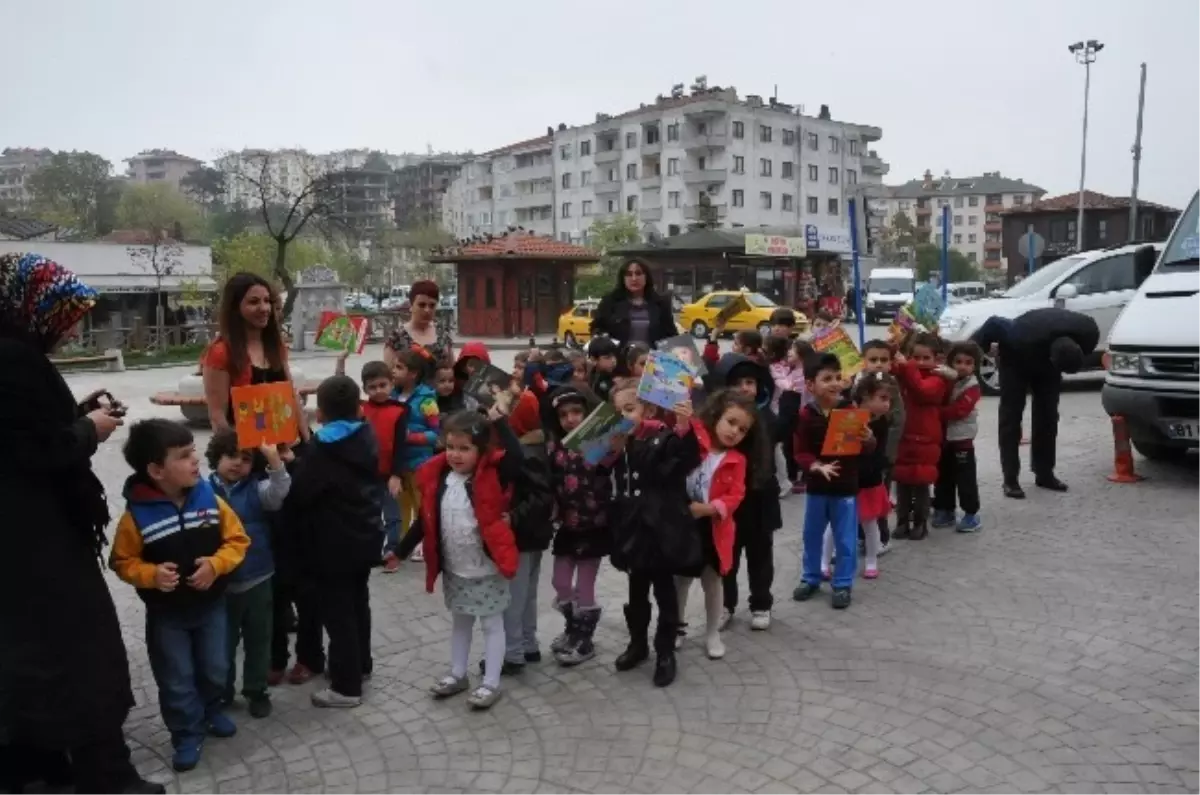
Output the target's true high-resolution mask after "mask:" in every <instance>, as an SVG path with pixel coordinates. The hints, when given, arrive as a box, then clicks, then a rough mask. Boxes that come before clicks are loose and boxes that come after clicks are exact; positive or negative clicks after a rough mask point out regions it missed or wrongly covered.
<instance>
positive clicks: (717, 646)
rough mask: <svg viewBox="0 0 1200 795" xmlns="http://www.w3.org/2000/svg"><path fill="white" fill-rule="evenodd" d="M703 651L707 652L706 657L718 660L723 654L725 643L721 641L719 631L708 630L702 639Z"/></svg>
mask: <svg viewBox="0 0 1200 795" xmlns="http://www.w3.org/2000/svg"><path fill="white" fill-rule="evenodd" d="M704 648H705V651H707V652H708V659H710V660H719V659H721V658H722V657H724V656H725V644H724V643H722V642H721V633H719V632H710V633H709V635H708V637H707V638H705V640H704Z"/></svg>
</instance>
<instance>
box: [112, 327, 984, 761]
mask: <svg viewBox="0 0 1200 795" xmlns="http://www.w3.org/2000/svg"><path fill="white" fill-rule="evenodd" d="M792 318H793V316H792V314H791V313H790V312H788V313H786V314H782V313H781V314H779V315H778V316H777V317H773V318H772V330H771V334H770V335H769V336H768V337H767V338H766V339H763V338H762V337H761V335H759V334H757V333H755V332H741V333H739V334H737V335H735V338H734V346H733V352H731V353H727V354H725V355H723V356H722V355H720V354H719V351H718V349H717V347H716V344H715V340H714V342H713V343H712V344H710V345H708V346H707V347H706V349H705V352H704V358H705V359H706V360H707V365H708V367H707V374H706V375H705V376H704V378H703V379H702V380H701V381H700V382H698V383H697V384H696V386H695V388H694V389H693V390H692V394H691V398H690V399H689V400H685V401H683V402H681V403H679V404H677V405H676V406H675V407H674V409H673V410H672V411H664V410H662V409H659V408H656V407H654V406H651V405H649V404H647V403H644V402H643V401H641V400H639V398H638V392H637V382H638V379H639V377H640V376H641V373H642V371H643V368H644V367H645V364H646V358H647V356H648V355H649V350H648V349H647V348H646V347H645V346H642V345H631V346H624V347H621V346H619V345H618V344H617V343H616V342H614V341H612V340H608V339H605V338H601V339H597V340H594V341H593V342H592V344H591V345H590V346H589V349H588V352H587V353H586V354H584V353H583V352H580V351H564V350H560V349H552V350H547V351H530V352H528V353H522V354H519V355H518V356H517V357H516V363H515V366H514V370H513V373H512V386H511V388H510V389H508V390H503V391H501V392H499V393H497V394H494V395H493V400H492V401H490V405H489V406H487V407H486V408H484V407H481V406H479V405H476V401H475V399H474V398H472V397H471V396H469V395H465V394H464V390H463V387H464V384H465V383H466V382H467V381H468V379H469V378H470V376H471V375H472V374H473V373H474V372H475V371H476V370H477V369H478V368H479V367H482V366H484V365H487V364H488V363H489V361H490V357H489V354H488V351H487V349H486V347H485V346H483V345H482V344H481V343H469V344H467V345H466V346H464V348H463V349H462V351H461V352H460V355H459V357H458V358H457V360H455V361H454V362H434V361H430V360H429V359H428V356H427V355H426V354H425V353H424V352H423V351H420V350H416V349H414V350H409V351H399V352H396V354H395V356H394V359H393V361H392V362H390V363H384V362H369V363H367V364H366V365H365V366H364V367H363V369H362V374H361V375H362V377H361V391H360V386H359V384H358V383H356V382H355V381H353V380H352V379H350V378H348V377H346V376H345V375H344V363H345V359H344V358H343V359H341V360H340V361H339V364H338V369H337V373H336V374H335V375H334V376H332V377H330V378H328V379H326V380H325V381H324V382H323V383H322V384H321V385H320V387H319V389H318V390H317V395H316V398H317V417H318V421H319V422H320V428H319V430H317V431H316V432H315V433H314V434H313V441H312V442H311V443H310V444H308V445H305V446H303V447H302V448H297V449H296V452H295V453H293V452H292V451H290V450H283V451H282V452H281V451H279V450H276V448H275V447H273V446H264V447H262V448H261V449H258V450H250V451H247V450H242V449H240V448H239V445H238V440H237V438H236V435H235V434H234V433H233V432H230V431H220V432H217V433H214V435H213V437H212V440H211V442H210V443H209V446H208V451H207V453H208V455H207V458H208V462H209V465H210V468H211V470H212V474H211V475H210V476H209V477H208V478H202V477H201V474H200V469H199V463H198V457H197V455H196V451H195V446H194V442H193V439H192V435H191V433H190V432H189V431H188V430H187V429H186V428H185V427H183V426H182V425H179V424H177V423H173V422H169V421H166V420H159V419H155V420H146V421H143V422H139V423H136V424H134V425H133V426H132V427H131V429H130V435H129V440H128V442H127V444H126V447H125V455H126V459H127V461H128V463H129V464H130V466H131V467H132V468H133V470H134V474H133V475H132V476H131V477H130V478H129V481H128V483H127V486H126V490H125V497H126V499H127V504H128V507H127V511H126V513H125V514H124V516H123V517H122V519H121V521H120V524H119V526H118V529H117V534H116V538H115V540H114V545H113V552H112V560H111V565H112V567H113V569H114V570H115V571H116V572H117V573H118V575H119V576H120V577H121V578H122V579H124V580H125V581H127V582H129V583H130V584H132V585H134V586H135V587H136V588H137V589H138V593H139V595H140V596H141V598H142V599H143V601H144V602H145V604H146V615H147V619H146V644H147V648H148V651H149V656H150V660H151V666H152V669H153V671H154V676H155V680H156V682H157V684H158V687H159V695H160V704H161V709H162V713H163V718H164V722H165V723H166V724H167V727H168V729H169V730H170V732H171V736H172V742H173V744H174V747H175V756H174V760H173V761H174V765H175V767H176V769H178V770H187V769H190V768H192V767H194V766H195V765H196V764H197V762H198V760H199V757H200V751H201V748H202V744H203V742H204V739H205V737H206V736H217V737H225V736H231V735H232V734H233V733H234V732H235V731H236V726H235V725H234V724H233V722H232V721H231V720H230V719H229V718H228V717H227V716H226V715H225V712H224V709H225V707H227V706H228V705H229V704H231V703H232V701H233V700H234V696H235V690H234V681H235V665H234V662H235V652H236V648H237V646H238V644H239V642H240V644H241V645H242V646H243V648H244V663H243V672H242V691H241V692H242V695H243V696H244V697H245V699H246V701H247V704H248V709H249V712H250V714H251V715H252V716H254V717H265V716H266V715H268V714H270V709H271V702H270V698H269V695H268V688H269V687H270V686H273V685H277V684H279V683H281V682H282V681H284V680H285V679H286V680H287V681H289V682H292V683H297V684H299V683H302V682H305V681H308V680H309V679H311V678H312V677H313V676H315V675H319V674H320V673H322V672H324V671H326V670H327V671H328V677H329V679H330V682H329V686H328V687H326V688H324V689H322V690H320V691H318V692H316V693H314V694H313V696H312V701H313V703H314V704H315V705H316V706H320V707H353V706H356V705H358V704H359V703H361V699H362V686H363V680H364V679H366V678H368V677H370V675H371V672H372V668H373V663H372V656H371V647H370V632H371V612H370V606H369V593H368V578H369V574H370V571H371V569H372V568H374V567H379V566H381V567H382V569H383V571H384V572H385V573H391V572H395V571H397V570H398V569H399V567H400V562H401V561H402V560H404V559H406V558H408V559H411V560H422V561H423V562H424V566H425V571H426V586H427V589H428V590H429V591H430V592H432V591H433V590H434V587H435V584H436V582H437V580H438V579H439V578H440V579H441V581H442V590H443V595H444V600H445V604H446V607H447V609H448V610H449V611H450V613H451V617H452V621H451V624H452V630H451V638H450V668H449V671H448V672H447V673H446V675H445V676H443V677H441V678H439V679H438V680H437V681H436V682H435V683H434V684H433V686H432V692H433V694H434V695H435V696H436V697H439V698H447V697H450V696H453V695H456V694H459V693H463V692H468V691H469V692H468V695H467V700H468V702H469V704H470V705H471V706H472V707H474V708H477V709H486V708H488V707H490V706H492V705H493V704H494V703H495V702H496V701H497V700H498V699H499V698H500V696H501V689H500V678H501V676H502V675H512V674H516V673H519V672H520V671H521V670H522V669H523V667H524V666H525V665H527V664H532V663H538V662H540V661H541V650H540V648H539V644H538V639H537V613H538V609H537V594H538V585H539V582H540V571H541V563H542V558H543V556H544V553H545V552H546V551H547V550H549V551H550V553H551V555H552V557H553V565H552V570H553V571H552V576H551V581H552V585H553V589H554V594H555V597H554V606H555V609H556V610H557V611H558V612H559V613H560V614H561V615H562V616H563V619H564V630H563V632H562V633H561V634H560V635H559V636H558V637H557V638H555V639H554V641H553V642H552V643H551V644H550V650H551V652H552V654H553V656H554V657H555V659H556V661H557V662H558V663H559V664H561V665H564V666H571V665H578V664H580V663H583V662H586V661H587V660H590V659H591V658H592V657H594V656H595V653H596V647H595V643H594V634H595V631H596V627H597V625H598V623H599V620H600V617H601V613H602V606H601V605H600V604H599V602H598V600H597V597H596V581H597V574H598V572H599V570H600V567H601V565H602V562H603V560H604V559H605V558H608V559H609V560H610V562H611V563H612V565H613V566H614V567H615V568H617V569H618V570H620V571H622V572H624V573H625V574H626V576H627V578H628V597H627V601H626V603H625V605H624V617H625V623H626V626H627V629H628V633H629V642H628V645H627V647H626V648H625V649H624V651H622V653H621V654H620V655H619V656H618V657H617V659H616V668H617V669H618V670H619V671H627V670H630V669H632V668H635V667H637V666H638V665H640V664H641V663H643V662H644V661H646V660H647V659H649V657H650V653H651V650H653V652H654V655H655V658H656V660H655V667H654V673H653V681H654V683H655V684H656V685H658V686H666V685H669V684H670V683H671V682H672V681H673V680H674V679H675V676H676V667H677V661H676V650H677V649H678V648H680V646H681V644H682V642H683V639H684V638H685V637H686V634H687V625H686V624H685V623H684V621H683V614H684V612H685V609H686V604H687V597H688V593H689V591H690V589H691V586H692V584H693V581H694V580H695V579H699V580H700V583H701V590H702V592H703V595H704V606H705V609H704V613H705V619H706V626H705V630H704V648H705V651H706V653H707V655H708V656H709V657H710V658H713V659H717V658H720V657H723V656H724V654H725V647H724V643H723V641H722V638H721V633H722V631H723V630H724V629H725V627H726V625H727V624H728V623H729V622H730V620H731V619H732V618H733V616H734V613H735V611H736V609H737V606H738V596H739V594H738V583H737V575H738V570H739V568H740V567H741V559H742V557H743V555H744V556H745V558H746V569H747V578H748V581H749V600H748V601H749V609H750V615H751V620H750V626H751V628H752V629H754V630H766V629H768V628H769V626H770V623H771V611H772V607H773V598H772V586H773V581H774V552H773V535H774V532H775V530H777V529H778V528H779V527H780V526H781V524H782V519H781V512H780V500H781V499H784V498H786V497H788V496H790V494H792V493H793V492H801V493H804V494H805V495H806V500H807V503H806V506H805V510H804V528H803V539H804V553H803V566H802V579H801V582H800V584H799V585H798V586H797V587H796V589H795V590H794V591H793V594H792V595H793V598H794V599H795V600H797V601H805V600H808V599H810V598H812V597H813V596H814V595H816V594H817V593H818V591H819V590H820V587H821V582H822V580H831V581H832V587H833V606H834V607H835V608H845V607H848V606H849V605H850V602H851V586H852V584H853V581H854V579H855V577H856V576H857V574H858V564H857V559H858V555H859V544H860V543H861V544H862V548H863V551H864V552H865V563H864V567H863V572H862V576H863V577H864V578H867V579H873V578H874V577H876V576H878V573H879V568H878V557H879V555H880V554H882V553H883V552H885V551H887V549H888V543H889V536H890V538H911V539H914V540H919V539H921V538H924V537H925V535H926V533H927V529H928V526H929V520H930V515H929V509H930V504H931V503H930V500H931V497H930V487H931V486H934V485H935V484H936V490H935V492H934V495H933V502H932V504H933V508H934V513H933V516H932V524H933V526H934V527H941V526H953V525H956V524H957V528H958V529H959V530H960V531H964V532H969V531H973V530H977V529H978V528H979V520H978V510H979V505H978V489H977V487H976V484H975V462H974V452H973V449H972V444H973V439H974V435H975V404H976V403H977V402H978V399H979V388H978V384H977V383H976V381H975V372H976V371H977V368H978V361H979V352H978V350H977V349H975V348H973V347H972V346H971V345H969V344H959V345H955V346H952V347H950V348H948V349H944V347H943V345H942V343H941V341H940V340H938V339H937V338H936V337H934V336H932V335H927V334H918V335H915V336H912V337H911V338H910V339H908V340H906V342H905V344H904V346H903V351H904V352H903V353H900V352H897V351H895V350H894V349H893V346H892V345H890V344H889V343H886V342H882V341H871V342H869V343H867V345H866V346H864V350H863V351H862V357H863V360H864V367H863V369H862V371H861V372H860V373H858V374H857V375H855V377H854V378H851V379H847V378H843V372H842V365H841V363H840V362H839V360H838V358H837V357H835V356H833V355H829V354H818V353H816V352H815V351H814V350H813V348H812V346H811V344H810V343H809V342H807V341H804V340H796V341H793V340H792V339H791V336H792V331H793V322H794V321H793V319H792ZM818 320H820V319H818ZM363 393H365V399H363V398H362V395H363ZM604 400H607V401H609V402H610V403H611V404H612V406H613V407H614V409H615V410H616V411H617V412H619V413H620V414H621V415H622V416H623V417H624V418H625V419H626V420H627V421H628V423H627V424H628V425H629V426H630V430H629V432H628V433H627V434H624V435H620V436H617V437H615V438H614V440H613V442H612V445H611V450H610V451H609V454H608V455H607V456H606V457H605V458H604V459H603V460H601V461H599V462H598V463H595V464H592V463H589V461H588V460H586V459H585V458H584V457H583V455H582V454H581V453H580V452H577V451H576V450H574V449H571V448H570V447H568V446H567V445H565V444H564V443H563V440H564V438H565V437H566V436H567V435H568V434H570V432H571V431H572V430H574V429H575V428H577V427H579V425H580V424H581V423H582V422H583V421H584V419H585V418H586V417H587V416H588V415H589V414H590V413H591V412H592V411H593V410H595V408H596V407H597V406H598V405H599V404H600V402H601V401H604ZM847 407H858V408H861V409H864V410H866V411H867V412H868V414H869V417H870V421H869V423H868V424H867V425H866V427H864V428H863V429H862V432H861V439H862V445H861V449H862V452H861V453H859V454H856V455H828V454H826V452H825V437H826V434H827V432H828V428H829V417H830V413H831V412H832V411H834V410H836V409H839V408H847ZM779 459H782V461H783V467H782V468H783V469H785V470H786V472H787V480H786V481H785V482H784V483H783V484H781V483H780V481H779V477H778V469H780V467H779V466H778V462H779ZM892 482H894V483H895V485H896V500H897V501H896V506H895V507H896V512H897V524H896V527H895V529H894V530H892V531H891V532H890V533H889V528H888V525H887V517H888V515H889V514H890V512H891V509H892V507H893V506H892V500H891V496H890V484H891V483H892ZM956 502H957V503H960V504H961V506H962V508H963V510H964V512H965V514H964V516H963V517H962V519H961V520H957V516H956V512H955V509H956ZM651 595H653V603H654V604H655V605H656V606H657V608H658V621H657V627H656V630H655V634H654V636H653V639H651V636H650V634H649V628H650V620H651V615H652V607H651ZM293 607H294V609H295V614H294V616H293V614H292V612H291V611H292V609H293ZM477 622H478V623H479V624H480V628H481V631H482V634H483V638H484V653H483V658H482V660H481V661H480V672H481V675H482V678H481V680H480V681H479V683H478V684H477V685H476V686H475V687H474V688H472V686H471V680H470V677H469V670H468V669H469V667H470V648H471V640H472V635H473V630H474V625H475V624H476V623H477ZM289 629H295V631H296V634H297V639H296V663H295V665H294V666H293V667H292V668H291V670H290V671H285V668H286V665H287V661H288V652H289V649H288V639H287V634H288V631H289ZM322 631H324V632H325V633H327V634H328V637H329V651H328V657H327V660H326V655H325V651H324V645H323V636H322ZM326 662H327V664H326Z"/></svg>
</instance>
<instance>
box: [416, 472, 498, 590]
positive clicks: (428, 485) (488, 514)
mask: <svg viewBox="0 0 1200 795" xmlns="http://www.w3.org/2000/svg"><path fill="white" fill-rule="evenodd" d="M503 455H504V452H503V451H502V450H494V451H492V452H489V453H484V454H483V455H481V456H480V457H479V463H478V464H477V465H476V466H475V474H474V475H473V476H472V477H471V505H472V506H473V507H474V508H475V521H477V522H478V523H479V535H480V536H481V537H482V538H483V547H484V549H485V550H486V551H487V554H488V557H490V558H491V559H492V562H493V563H495V564H496V569H497V570H499V572H500V575H501V576H502V577H505V578H506V579H510V580H511V579H512V578H513V577H515V576H516V574H517V562H518V557H519V554H520V553H518V552H517V540H516V537H515V536H514V535H513V530H512V528H511V527H509V525H508V522H506V521H505V520H504V514H505V513H507V512H508V504H509V495H508V494H506V493H505V490H504V488H503V487H502V486H501V485H500V474H499V472H497V470H496V464H497V462H498V461H499V460H500V458H501V457H502V456H503ZM448 466H449V465H448V464H447V463H446V454H445V453H439V454H437V455H435V456H434V457H433V458H431V459H429V460H428V461H426V462H425V463H424V464H422V465H421V467H420V469H418V470H417V474H416V483H417V491H418V492H419V493H420V495H421V529H422V531H423V535H422V538H421V548H422V551H424V553H425V590H427V591H429V592H430V593H433V586H434V584H435V583H436V582H437V578H438V575H439V574H441V572H442V560H441V536H442V529H441V512H442V511H441V507H442V506H441V504H440V501H439V500H438V492H439V491H440V490H441V485H442V475H443V473H445V471H446V469H447V468H448Z"/></svg>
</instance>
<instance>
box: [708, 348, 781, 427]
mask: <svg viewBox="0 0 1200 795" xmlns="http://www.w3.org/2000/svg"><path fill="white" fill-rule="evenodd" d="M747 376H753V377H754V379H755V380H756V381H758V391H757V392H756V393H755V395H754V405H755V406H757V407H758V408H759V410H760V411H762V410H763V409H766V410H768V411H769V410H770V406H771V397H772V394H773V393H774V391H775V380H774V379H773V378H771V371H770V370H769V369H768V368H767V366H766V365H765V364H763V363H761V362H759V361H757V360H755V359H751V358H750V357H749V356H746V355H744V354H741V353H727V354H725V355H724V356H722V357H721V358H720V359H719V360H717V363H716V365H715V366H714V367H713V369H712V371H711V372H710V373H709V376H708V391H709V392H715V391H716V390H718V389H722V388H724V387H727V386H732V385H733V382H734V381H735V380H737V379H739V378H745V377H747ZM771 425H772V426H774V422H772V423H771Z"/></svg>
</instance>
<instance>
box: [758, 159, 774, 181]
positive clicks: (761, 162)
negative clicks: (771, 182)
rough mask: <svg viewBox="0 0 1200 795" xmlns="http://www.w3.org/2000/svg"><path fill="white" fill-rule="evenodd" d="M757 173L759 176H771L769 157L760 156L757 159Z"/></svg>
mask: <svg viewBox="0 0 1200 795" xmlns="http://www.w3.org/2000/svg"><path fill="white" fill-rule="evenodd" d="M758 175H759V176H760V177H769V176H771V159H770V158H768V157H760V158H759V159H758Z"/></svg>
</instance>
